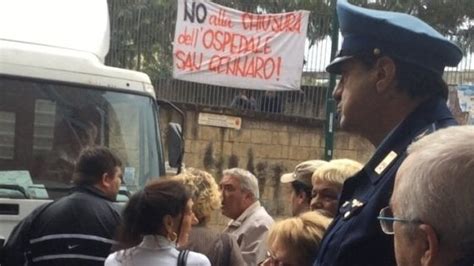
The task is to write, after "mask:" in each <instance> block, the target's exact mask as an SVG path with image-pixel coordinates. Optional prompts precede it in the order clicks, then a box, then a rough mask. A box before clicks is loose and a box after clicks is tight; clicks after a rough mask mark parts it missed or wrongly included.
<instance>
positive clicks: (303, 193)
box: [280, 160, 327, 216]
mask: <svg viewBox="0 0 474 266" xmlns="http://www.w3.org/2000/svg"><path fill="white" fill-rule="evenodd" d="M326 163H327V162H326V161H322V160H310V161H304V162H302V163H300V164H298V165H297V166H296V167H295V171H294V172H292V173H287V174H284V175H282V176H281V177H280V182H281V183H290V184H291V195H290V203H291V214H292V215H293V216H298V215H300V214H301V213H303V212H307V211H309V210H310V202H311V191H312V189H313V185H312V183H311V176H313V173H314V171H316V170H317V169H318V168H319V167H320V166H322V165H324V164H326Z"/></svg>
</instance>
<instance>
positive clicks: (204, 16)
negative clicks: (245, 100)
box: [173, 0, 309, 90]
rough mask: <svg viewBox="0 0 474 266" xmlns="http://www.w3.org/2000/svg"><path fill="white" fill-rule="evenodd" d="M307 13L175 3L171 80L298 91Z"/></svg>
mask: <svg viewBox="0 0 474 266" xmlns="http://www.w3.org/2000/svg"><path fill="white" fill-rule="evenodd" d="M308 18H309V11H304V10H300V11H294V12H287V13H279V14H253V13H246V12H241V11H239V10H235V9H231V8H228V7H225V6H221V5H218V4H215V3H212V2H209V1H207V0H178V15H177V21H176V31H175V36H174V44H173V77H174V78H176V79H181V80H187V81H192V82H199V83H206V84H212V85H218V86H227V87H237V88H245V89H261V90H299V89H300V84H301V73H302V71H303V56H304V45H305V40H306V31H307V28H308Z"/></svg>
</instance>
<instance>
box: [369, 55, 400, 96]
mask: <svg viewBox="0 0 474 266" xmlns="http://www.w3.org/2000/svg"><path fill="white" fill-rule="evenodd" d="M374 69H375V71H376V73H375V74H376V79H377V81H376V90H377V92H378V93H381V94H384V93H387V92H392V91H396V90H393V88H394V85H395V84H396V82H395V79H396V69H397V67H396V65H395V61H393V59H392V58H390V57H388V56H382V57H380V58H379V59H377V62H376V63H375V67H374Z"/></svg>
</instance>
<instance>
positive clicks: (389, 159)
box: [374, 151, 398, 175]
mask: <svg viewBox="0 0 474 266" xmlns="http://www.w3.org/2000/svg"><path fill="white" fill-rule="evenodd" d="M397 157H398V154H397V153H396V152H394V151H390V152H389V153H388V154H387V155H386V156H385V158H383V160H382V161H381V162H380V163H379V164H378V165H377V167H375V169H374V171H375V172H376V173H377V174H378V175H381V174H382V173H383V171H385V169H387V167H388V166H390V164H391V163H392V162H393V161H394V160H395V159H396V158H397Z"/></svg>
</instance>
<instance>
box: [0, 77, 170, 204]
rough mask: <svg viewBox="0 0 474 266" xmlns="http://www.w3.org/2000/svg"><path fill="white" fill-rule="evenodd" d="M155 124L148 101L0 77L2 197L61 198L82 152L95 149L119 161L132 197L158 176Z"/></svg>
mask: <svg viewBox="0 0 474 266" xmlns="http://www.w3.org/2000/svg"><path fill="white" fill-rule="evenodd" d="M157 119H158V117H157V110H156V105H155V102H154V100H153V99H152V98H151V97H148V96H143V95H139V94H132V93H126V92H123V91H113V90H106V89H104V88H93V87H88V86H83V85H69V84H64V83H55V82H51V81H40V80H28V79H19V78H15V77H8V76H0V198H25V199H56V198H58V197H61V196H64V195H65V194H66V193H67V192H68V190H69V189H70V188H71V187H72V182H71V180H72V176H73V170H74V165H75V162H76V160H77V158H78V155H79V153H80V152H81V150H82V149H84V148H86V147H90V146H94V145H103V146H107V147H109V148H110V149H111V150H112V151H114V152H115V153H117V155H118V156H119V157H120V158H121V159H122V162H123V165H124V180H123V181H124V186H122V190H126V191H129V192H130V193H133V192H134V191H136V190H137V189H139V188H140V187H142V186H143V185H144V184H145V182H146V180H148V179H149V178H150V177H157V176H159V174H160V168H161V167H162V165H160V163H159V162H162V161H163V158H162V153H161V146H160V145H159V142H160V136H159V130H158V126H157V125H158V121H157ZM161 171H163V170H162V169H161Z"/></svg>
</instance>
